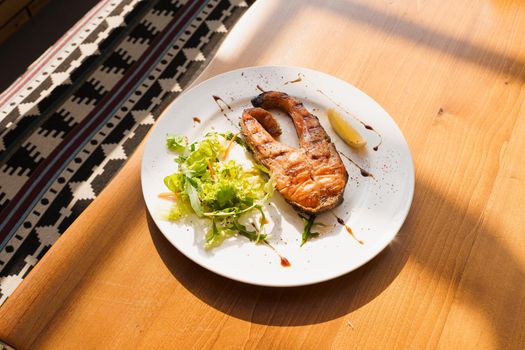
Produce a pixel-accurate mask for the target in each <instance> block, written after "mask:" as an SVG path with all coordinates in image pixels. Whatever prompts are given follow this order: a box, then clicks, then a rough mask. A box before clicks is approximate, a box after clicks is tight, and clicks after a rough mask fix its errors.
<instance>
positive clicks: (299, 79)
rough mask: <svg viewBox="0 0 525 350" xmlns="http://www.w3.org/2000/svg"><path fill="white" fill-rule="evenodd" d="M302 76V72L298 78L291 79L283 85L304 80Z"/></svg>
mask: <svg viewBox="0 0 525 350" xmlns="http://www.w3.org/2000/svg"><path fill="white" fill-rule="evenodd" d="M302 80H303V79H302V77H301V73H297V78H296V79H294V80H290V81H287V82H285V83H284V84H283V85H288V84H295V83H298V82H300V81H302Z"/></svg>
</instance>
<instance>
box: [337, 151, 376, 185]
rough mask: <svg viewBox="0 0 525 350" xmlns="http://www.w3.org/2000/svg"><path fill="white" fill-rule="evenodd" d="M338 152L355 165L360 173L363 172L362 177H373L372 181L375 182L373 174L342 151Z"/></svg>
mask: <svg viewBox="0 0 525 350" xmlns="http://www.w3.org/2000/svg"><path fill="white" fill-rule="evenodd" d="M338 152H339V154H340V155H342V156H343V157H345V158H346V159H348V160H349V161H350V162H351V163H352V164H353V165H355V166H356V167H357V168H358V169H359V171H360V172H361V176H363V177H371V178H372V179H374V180H375V177H374V175H373V174H372V173H371V172H369V171H368V170H366V169H364V168H363V167H362V166H360V165H359V164H357V163H356V162H355V161H354V160H353V159H352V158H350V157H349V156H347V155H346V154H344V153H343V152H341V151H338Z"/></svg>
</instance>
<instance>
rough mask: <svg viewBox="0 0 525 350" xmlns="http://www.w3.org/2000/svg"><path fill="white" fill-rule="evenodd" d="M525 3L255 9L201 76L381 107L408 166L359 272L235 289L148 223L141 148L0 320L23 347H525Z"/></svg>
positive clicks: (433, 1) (493, 0) (3, 332)
mask: <svg viewBox="0 0 525 350" xmlns="http://www.w3.org/2000/svg"><path fill="white" fill-rule="evenodd" d="M524 33H525V2H523V1H521V0H515V1H510V0H508V1H506V0H420V1H413V0H398V1H396V0H390V1H387V0H385V1H382V0H372V1H365V0H360V1H358V0H347V1H345V0H333V1H326V0H308V1H306V0H303V1H300V0H296V1H284V0H282V1H271V0H259V1H258V2H257V3H256V4H255V5H254V6H253V7H252V8H251V9H250V10H249V11H248V13H247V14H246V15H245V17H243V19H241V22H240V23H239V24H238V25H237V26H236V27H235V28H234V29H233V30H232V31H231V33H230V34H229V37H228V38H227V40H226V41H225V43H224V44H223V46H222V47H221V49H220V50H219V52H218V53H217V56H216V58H215V59H214V61H213V62H212V63H211V65H210V66H209V68H208V69H207V70H206V71H205V73H204V74H203V76H202V77H201V78H200V80H203V79H204V78H206V77H210V76H212V75H214V74H217V73H219V72H223V71H227V70H230V69H233V68H238V67H242V66H252V65H262V64H285V65H298V66H304V67H309V68H314V69H317V70H321V71H324V72H326V73H329V74H332V75H334V76H337V77H340V78H342V79H344V80H346V81H348V82H350V83H352V84H354V85H356V86H357V87H358V88H360V89H361V90H363V91H365V92H366V93H367V94H369V95H370V96H372V97H373V98H374V99H375V100H376V101H378V102H379V103H380V104H381V105H382V106H383V107H384V108H385V109H386V110H387V111H388V112H389V113H390V114H391V115H392V116H393V118H394V119H395V120H396V122H397V123H398V125H399V126H400V128H401V130H402V131H403V132H404V134H405V136H406V138H407V140H408V143H409V145H410V148H411V150H412V154H413V157H414V163H415V168H416V189H415V197H414V201H413V204H412V209H411V211H410V213H409V216H408V218H407V220H406V222H405V224H404V226H403V227H402V229H401V231H400V232H399V235H398V237H397V238H396V240H395V241H394V242H393V243H392V244H391V245H390V246H389V247H388V248H387V249H385V250H384V251H383V252H382V253H381V254H380V255H379V256H378V257H377V258H375V259H374V260H372V261H371V262H370V263H368V264H367V265H365V266H364V267H362V268H360V269H359V270H357V271H354V272H352V273H350V274H348V275H345V276H343V277H341V278H338V279H336V280H332V281H329V282H326V283H322V284H319V285H313V286H307V287H301V288H288V289H278V288H264V287H256V286H249V285H245V284H242V283H237V282H233V281H230V280H227V279H225V278H222V277H220V276H217V275H215V274H213V273H211V272H208V271H207V270H205V269H203V268H201V267H199V266H198V265H196V264H194V263H193V262H191V261H189V260H188V259H186V258H185V257H184V256H183V255H182V254H181V253H179V252H178V251H177V250H176V249H175V248H173V247H172V246H171V245H170V244H169V243H168V242H167V240H166V239H165V238H164V237H163V235H162V234H161V233H160V232H159V231H158V229H157V228H156V227H155V225H154V224H153V222H152V220H151V219H150V217H149V215H148V214H147V211H146V208H145V205H144V202H143V199H142V195H141V192H140V181H139V180H140V160H141V154H142V148H139V149H138V151H137V152H136V153H135V154H134V155H133V157H132V158H131V159H130V160H129V162H128V163H127V165H126V166H125V168H124V169H123V170H122V171H121V172H120V174H119V175H118V176H117V177H116V178H115V179H114V180H113V181H112V183H111V184H110V185H109V186H108V187H107V189H106V190H104V192H103V193H102V194H101V195H100V197H99V198H97V200H96V201H95V202H94V203H93V204H92V205H91V206H90V207H89V208H88V209H87V210H86V211H85V212H84V213H83V214H82V215H81V217H80V218H79V219H78V220H76V221H75V223H74V224H73V225H72V226H71V227H70V229H69V230H68V231H67V232H66V233H65V234H64V235H63V236H62V237H61V238H60V240H59V241H58V242H57V243H56V244H55V245H54V246H53V247H52V248H51V249H50V251H49V252H48V253H47V255H46V256H45V257H44V258H43V259H42V261H41V262H40V263H39V264H38V265H37V266H36V267H35V269H34V270H33V271H32V272H31V273H30V275H29V276H28V277H27V278H26V279H25V280H24V282H23V283H22V285H21V286H20V287H19V288H18V289H17V290H16V291H15V293H14V294H13V295H12V296H11V297H10V298H9V299H8V300H7V302H6V303H5V304H4V305H3V306H2V307H1V308H0V339H3V340H4V341H6V342H8V343H9V344H12V345H14V346H15V347H17V348H19V349H28V348H34V349H36V348H46V349H57V348H75V349H80V348H131V347H133V348H178V349H186V348H195V349H202V348H220V349H224V348H273V349H290V348H304V349H323V348H340V349H343V348H365V349H403V348H413V349H424V348H430V349H434V348H442V349H458V348H463V349H465V348H467V349H471V348H475V349H502V348H503V349H519V348H524V347H525V322H524V321H525V316H524V315H525V234H524V230H523V228H524V226H525V199H524V198H525V161H524V155H523V150H525V102H524V97H525V89H524V82H525V69H524V68H525V67H524V64H525V35H524Z"/></svg>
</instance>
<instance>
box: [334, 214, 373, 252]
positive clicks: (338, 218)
mask: <svg viewBox="0 0 525 350" xmlns="http://www.w3.org/2000/svg"><path fill="white" fill-rule="evenodd" d="M330 213H332V215H333V216H334V217H335V219H336V220H337V223H338V224H339V225H341V226H343V227H344V228H345V229H346V232H348V234H349V235H350V236H352V238H354V239H355V240H356V241H357V243H359V244H361V245H362V244H365V242H363V241H362V240H360V239H359V238H357V237H356V236H355V234H354V231H352V229H351V228H350V226H348V225H347V224H345V221H344V220H343V219H341V218H340V217H338V216H337V215H335V213H334V212H333V211H330Z"/></svg>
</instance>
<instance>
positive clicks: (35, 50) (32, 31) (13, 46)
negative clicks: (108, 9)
mask: <svg viewBox="0 0 525 350" xmlns="http://www.w3.org/2000/svg"><path fill="white" fill-rule="evenodd" d="M98 2H99V0H73V1H72V0H51V1H49V3H48V4H47V5H46V6H45V7H44V8H43V9H42V10H41V11H40V12H38V13H37V14H36V15H35V17H33V18H32V19H31V20H30V21H29V22H27V23H26V24H25V25H24V26H23V27H22V28H21V29H20V30H18V31H17V32H16V33H15V34H14V35H13V36H11V37H10V38H9V39H8V40H7V41H5V42H4V43H3V44H1V45H0V93H1V92H2V91H4V90H5V89H6V88H7V87H8V86H9V85H11V83H12V82H13V81H15V80H16V78H18V77H19V76H20V75H22V74H23V73H24V72H25V70H26V69H27V67H28V66H29V65H31V63H33V62H34V61H35V60H36V59H37V58H38V57H39V56H40V55H41V54H43V53H44V52H45V51H46V50H47V49H48V48H49V47H50V46H51V45H53V43H55V42H56V41H57V40H58V39H59V38H60V37H61V36H62V35H63V34H64V33H65V32H66V31H67V30H68V29H69V28H71V27H72V26H73V25H74V24H75V23H76V22H77V21H78V20H79V19H81V18H82V17H83V16H84V14H86V13H87V12H88V11H89V10H90V9H91V8H93V7H94V6H95V5H96V4H97V3H98Z"/></svg>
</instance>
